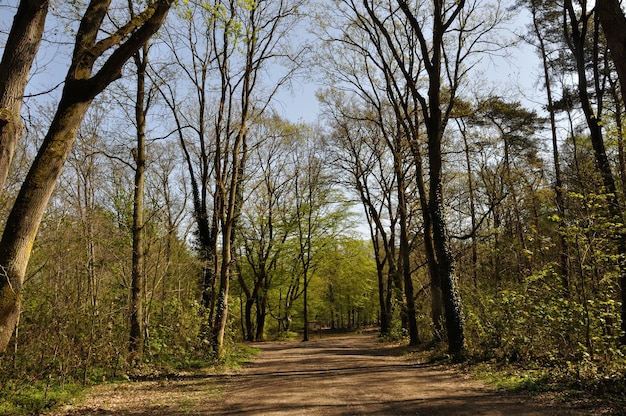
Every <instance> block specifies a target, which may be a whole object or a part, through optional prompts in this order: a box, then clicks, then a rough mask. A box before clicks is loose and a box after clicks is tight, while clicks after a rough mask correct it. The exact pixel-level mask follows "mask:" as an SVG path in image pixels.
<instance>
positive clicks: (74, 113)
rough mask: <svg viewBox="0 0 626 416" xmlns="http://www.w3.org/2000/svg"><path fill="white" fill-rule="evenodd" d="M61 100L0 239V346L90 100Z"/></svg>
mask: <svg viewBox="0 0 626 416" xmlns="http://www.w3.org/2000/svg"><path fill="white" fill-rule="evenodd" d="M72 101H73V100H71V99H65V100H62V102H61V103H60V104H59V109H58V111H57V115H56V116H55V118H54V120H53V121H52V124H51V125H50V130H49V132H48V134H47V135H46V138H45V140H44V142H43V144H42V146H41V148H40V150H39V153H38V155H37V158H36V159H35V161H34V162H33V165H32V167H31V169H30V171H29V172H28V175H27V176H26V179H25V181H24V183H23V185H22V188H21V190H20V193H19V195H18V197H17V200H16V201H15V204H14V205H13V209H12V210H11V213H10V215H9V218H8V219H7V223H6V227H5V230H4V233H3V234H2V240H0V267H1V270H2V272H1V274H2V275H1V276H0V350H4V349H5V348H6V346H7V344H8V342H9V340H10V338H11V334H12V332H13V329H14V328H15V324H16V323H17V320H18V317H19V314H20V304H21V298H22V284H23V281H24V275H25V273H26V267H27V265H28V260H29V258H30V253H31V250H32V247H33V243H34V241H35V236H36V234H37V230H38V229H39V224H40V222H41V218H42V217H43V213H44V211H45V208H46V206H47V204H48V200H49V199H50V195H51V194H52V191H53V190H54V187H55V184H56V181H57V179H58V177H59V175H60V174H61V168H62V167H63V164H64V163H65V160H66V158H67V156H68V154H69V152H70V150H71V148H72V145H73V144H74V140H75V138H76V129H77V128H78V126H79V125H80V123H81V121H82V119H83V117H84V115H85V113H86V111H87V108H88V107H89V104H90V103H91V101H86V102H78V103H75V102H72Z"/></svg>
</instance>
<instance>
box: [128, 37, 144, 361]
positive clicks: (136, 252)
mask: <svg viewBox="0 0 626 416" xmlns="http://www.w3.org/2000/svg"><path fill="white" fill-rule="evenodd" d="M134 59H135V66H136V67H137V97H136V101H135V121H136V125H137V148H136V149H134V150H135V151H134V152H133V157H134V159H135V192H134V196H133V259H132V288H131V305H130V345H129V352H130V355H131V359H133V360H135V359H141V358H142V356H143V344H144V330H145V328H144V317H143V298H144V287H145V275H144V270H145V267H144V263H145V259H144V233H143V227H144V218H143V211H144V207H143V205H144V204H143V199H144V188H145V172H146V114H147V112H148V108H147V107H146V97H145V88H146V67H147V64H148V46H147V45H144V46H143V48H142V50H141V51H138V52H137V54H135V55H134Z"/></svg>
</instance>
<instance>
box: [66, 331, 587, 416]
mask: <svg viewBox="0 0 626 416" xmlns="http://www.w3.org/2000/svg"><path fill="white" fill-rule="evenodd" d="M257 346H258V347H259V348H261V350H262V351H261V354H259V355H258V356H257V357H256V358H255V360H254V362H253V364H251V365H250V366H248V367H247V368H245V369H243V370H241V371H240V372H238V373H236V374H231V375H216V376H206V375H205V376H189V377H181V378H180V379H176V380H164V381H158V382H156V381H151V382H136V383H128V384H121V385H106V386H99V387H97V388H95V389H94V391H93V392H92V394H91V395H90V396H89V397H88V398H87V399H86V400H85V401H84V402H83V403H82V404H80V405H78V406H73V407H66V408H65V409H62V410H61V411H59V412H57V413H55V416H77V415H137V416H145V415H173V416H183V415H188V416H191V415H220V416H224V415H276V416H278V415H333V416H334V415H337V416H338V415H422V416H437V415H442V416H443V415H446V416H448V415H516V416H521V415H524V416H526V415H527V416H530V415H536V416H544V415H546V416H547V415H574V414H585V413H584V412H575V411H574V410H572V409H564V408H562V407H559V408H556V407H552V406H549V405H548V404H543V405H542V404H539V403H536V402H535V401H533V399H530V398H528V397H525V396H521V395H513V394H503V393H502V392H497V391H494V390H493V389H491V388H488V387H486V386H485V385H483V384H482V383H480V382H477V381H474V380H470V379H468V378H466V377H464V376H463V375H460V374H459V373H456V372H454V371H451V370H447V369H445V368H443V367H441V366H434V365H428V364H417V363H415V362H410V361H409V360H407V358H406V357H404V356H403V354H402V352H401V350H399V349H397V348H393V347H389V346H385V345H382V344H380V343H377V342H375V340H374V338H373V337H372V336H371V335H350V336H342V337H329V338H324V339H321V340H320V339H315V340H312V341H310V342H308V343H301V342H269V343H262V344H258V345H257Z"/></svg>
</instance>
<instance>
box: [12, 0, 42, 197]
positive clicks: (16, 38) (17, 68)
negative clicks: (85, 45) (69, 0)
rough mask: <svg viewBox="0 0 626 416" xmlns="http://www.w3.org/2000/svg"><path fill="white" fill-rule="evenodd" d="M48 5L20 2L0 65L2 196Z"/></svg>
mask: <svg viewBox="0 0 626 416" xmlns="http://www.w3.org/2000/svg"><path fill="white" fill-rule="evenodd" d="M49 3H50V2H49V1H47V0H22V1H21V2H20V4H19V6H18V9H17V13H16V14H15V18H14V19H13V26H12V27H11V32H10V33H9V37H8V39H7V42H6V45H5V46H4V53H3V55H2V61H0V194H1V193H2V189H3V188H4V185H5V182H6V179H7V176H8V174H9V169H10V168H11V161H12V160H13V154H14V153H15V147H16V145H17V142H18V140H19V139H20V135H21V134H22V129H23V126H22V119H21V114H20V112H21V108H22V98H23V96H24V90H25V89H26V83H27V82H28V74H29V72H30V68H31V66H32V63H33V60H34V59H35V55H37V51H38V50H39V45H40V43H41V39H42V35H43V30H44V25H45V21H46V16H47V14H48V6H49Z"/></svg>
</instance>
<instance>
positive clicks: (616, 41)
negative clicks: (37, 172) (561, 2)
mask: <svg viewBox="0 0 626 416" xmlns="http://www.w3.org/2000/svg"><path fill="white" fill-rule="evenodd" d="M620 3H621V2H620V1H619V0H598V1H597V2H596V12H597V13H598V19H599V20H600V24H601V25H602V30H603V32H604V36H605V38H606V41H607V44H608V46H609V49H610V50H611V56H612V57H613V63H614V64H615V68H616V69H617V75H618V77H619V80H620V85H621V87H622V101H623V102H626V99H625V98H626V16H624V12H623V10H622V8H621V4H620ZM594 150H595V146H594ZM599 163H601V162H599ZM604 176H605V175H604V174H603V177H604ZM605 182H606V181H605ZM605 186H606V185H605ZM607 191H609V189H607ZM614 210H615V211H618V212H619V213H621V207H617V206H616V207H615V208H614ZM617 238H618V239H619V241H618V249H619V253H618V254H619V256H620V257H619V260H618V264H619V270H620V273H619V287H620V288H621V301H622V309H621V333H622V335H621V337H620V342H621V344H622V345H626V235H625V234H624V233H623V232H622V233H621V235H620V236H617Z"/></svg>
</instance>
